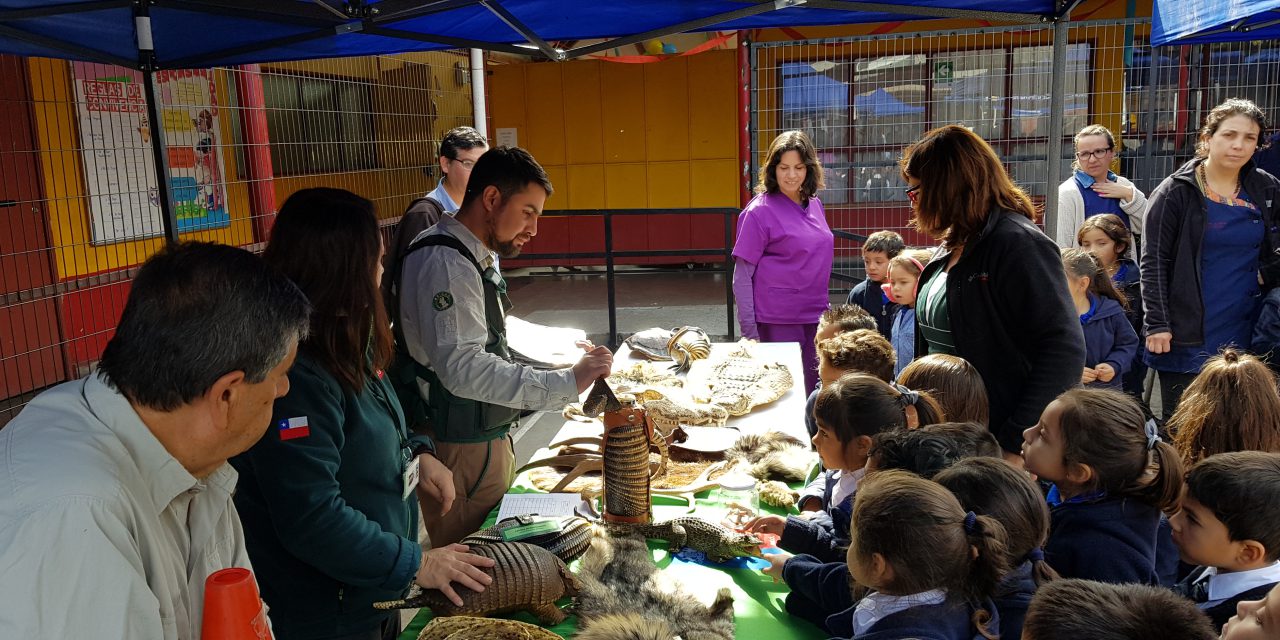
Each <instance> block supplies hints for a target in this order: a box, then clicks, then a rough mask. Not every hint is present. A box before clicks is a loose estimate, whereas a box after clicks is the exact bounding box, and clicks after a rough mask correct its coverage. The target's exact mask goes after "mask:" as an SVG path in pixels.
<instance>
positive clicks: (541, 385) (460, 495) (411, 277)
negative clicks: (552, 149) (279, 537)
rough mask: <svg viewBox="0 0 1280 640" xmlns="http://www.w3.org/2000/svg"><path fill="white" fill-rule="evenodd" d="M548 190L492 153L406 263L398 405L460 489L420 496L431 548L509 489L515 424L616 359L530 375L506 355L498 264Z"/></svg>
mask: <svg viewBox="0 0 1280 640" xmlns="http://www.w3.org/2000/svg"><path fill="white" fill-rule="evenodd" d="M551 191H552V188H551V181H550V180H549V179H548V178H547V174H546V172H545V171H543V169H542V167H541V166H539V165H538V163H537V161H535V160H534V159H533V156H531V155H529V153H528V152H527V151H525V150H523V149H520V148H515V147H498V148H495V149H491V150H489V151H488V152H486V153H485V154H484V155H483V156H481V157H480V160H479V161H477V162H476V165H475V168H474V169H473V170H472V172H471V177H470V180H469V181H468V182H467V191H466V195H465V196H464V197H463V201H462V206H461V208H460V209H459V210H458V212H457V214H456V215H454V216H453V217H449V216H445V217H443V218H441V219H440V222H438V223H437V224H436V225H435V226H434V227H431V228H430V229H428V230H426V231H424V232H423V233H422V234H421V235H420V236H418V238H417V239H416V240H414V242H413V245H412V246H410V248H409V251H408V252H407V254H406V255H405V258H404V267H403V271H402V273H401V286H400V287H399V288H400V291H399V294H400V312H399V320H400V321H399V323H398V325H399V326H398V327H397V331H396V333H397V336H400V337H402V338H403V340H402V344H403V345H404V347H405V349H406V350H407V355H408V356H409V357H411V358H412V361H413V362H412V369H411V374H410V375H411V379H412V382H413V383H415V384H416V387H417V391H418V396H417V397H412V396H411V397H409V398H407V399H406V398H405V396H406V395H407V394H403V393H402V394H401V399H402V401H404V404H405V405H406V406H405V413H406V415H407V416H409V417H410V420H411V422H412V421H413V416H415V415H418V416H420V417H421V418H423V419H424V420H425V426H426V428H427V430H428V431H429V432H430V434H431V436H432V438H433V439H434V440H435V443H436V455H437V457H439V459H440V461H441V462H443V463H444V464H445V465H446V466H448V467H449V468H450V469H451V470H452V471H453V481H454V487H455V489H456V497H455V498H454V499H453V500H452V501H451V502H452V505H448V504H445V503H443V502H440V501H437V500H435V499H434V498H431V497H428V496H426V495H425V494H424V493H422V492H420V500H421V501H422V514H423V520H424V521H425V522H426V528H427V533H428V534H429V535H430V536H431V545H432V546H433V547H439V546H443V545H447V544H450V543H453V542H457V541H459V540H461V539H462V538H463V537H464V536H465V535H467V534H468V533H471V532H473V531H475V530H477V529H479V528H480V525H481V524H483V523H484V520H485V518H486V517H487V516H488V514H489V512H490V511H491V510H492V509H493V507H494V506H496V505H497V504H498V502H499V500H501V499H502V496H503V494H504V493H506V491H507V489H508V488H510V486H511V481H512V479H513V477H514V474H513V471H514V462H515V451H514V449H513V446H512V441H511V438H510V436H509V435H508V431H509V430H510V429H511V427H513V426H514V425H515V423H516V420H517V418H519V417H520V416H521V415H522V414H524V413H529V412H532V411H541V410H553V409H560V408H561V407H563V406H564V405H565V403H567V402H572V401H573V400H575V399H576V398H577V396H578V394H580V393H582V392H583V391H585V390H586V389H587V387H588V386H590V385H591V383H593V382H594V381H595V380H596V379H597V378H599V377H601V376H607V375H608V374H609V370H610V366H611V365H612V363H613V354H612V353H610V352H609V350H608V349H607V348H605V347H594V348H591V349H590V350H589V351H587V352H586V354H584V355H583V357H582V359H581V360H579V361H578V363H577V364H576V365H574V366H573V367H572V368H569V369H552V370H543V369H535V368H533V367H529V366H524V365H519V364H516V363H515V362H513V361H512V359H511V353H510V351H509V350H508V349H507V340H506V322H505V316H506V310H507V308H508V307H509V306H510V301H509V300H508V299H507V295H506V293H507V286H506V282H505V281H504V280H503V279H502V275H501V273H500V272H499V271H498V258H499V257H502V258H508V259H509V258H514V257H516V256H517V255H519V254H520V249H521V248H522V247H523V246H524V244H525V243H526V242H528V241H529V240H530V239H532V238H533V236H534V235H536V234H537V233H538V216H539V215H541V213H542V208H543V205H544V203H545V202H546V200H547V197H548V196H550V195H551ZM398 375H400V376H401V377H402V379H403V377H404V369H401V371H400V372H399V373H398ZM414 405H417V406H414Z"/></svg>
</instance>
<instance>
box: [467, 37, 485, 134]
mask: <svg viewBox="0 0 1280 640" xmlns="http://www.w3.org/2000/svg"><path fill="white" fill-rule="evenodd" d="M471 111H472V113H473V114H474V116H475V118H474V119H475V125H474V126H475V128H476V130H477V131H479V132H480V133H481V134H483V135H484V136H485V137H486V138H487V137H488V135H489V134H488V133H487V132H488V131H489V117H488V114H487V113H486V112H485V103H484V51H483V50H481V49H472V50H471Z"/></svg>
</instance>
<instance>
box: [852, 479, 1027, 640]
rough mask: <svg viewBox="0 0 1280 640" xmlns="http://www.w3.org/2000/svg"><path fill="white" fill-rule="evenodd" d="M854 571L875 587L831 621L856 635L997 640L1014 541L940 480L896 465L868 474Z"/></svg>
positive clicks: (856, 523)
mask: <svg viewBox="0 0 1280 640" xmlns="http://www.w3.org/2000/svg"><path fill="white" fill-rule="evenodd" d="M853 512H854V515H853V527H852V531H851V538H850V542H849V553H848V559H847V560H848V564H849V573H850V575H851V576H853V579H854V581H855V582H856V583H857V584H858V585H860V586H862V587H865V588H867V589H868V590H869V591H868V593H867V595H866V596H865V597H863V598H862V599H861V600H859V601H858V604H856V605H854V606H852V607H850V608H849V609H846V610H845V611H842V612H840V613H837V614H834V615H832V616H831V617H829V618H828V619H827V628H828V630H829V631H830V632H831V633H832V634H833V635H836V636H839V637H842V638H851V639H853V640H881V639H884V640H887V639H889V638H972V637H984V638H998V637H1000V634H999V629H1000V624H999V617H998V615H997V613H996V608H995V606H994V604H993V603H992V601H991V595H992V594H993V593H994V592H995V590H996V588H997V586H998V585H999V584H1000V581H1001V579H1002V578H1003V576H1004V575H1005V574H1006V573H1007V572H1008V569H1009V563H1008V559H1007V557H1008V551H1007V546H1008V539H1007V534H1006V532H1005V528H1004V526H1003V525H1001V524H1000V522H998V521H997V520H996V519H995V518H992V517H990V516H985V515H978V514H977V513H975V512H973V511H967V510H966V509H964V507H962V506H960V502H959V501H958V500H957V499H956V497H955V496H954V495H952V493H951V492H950V491H947V490H946V489H945V488H943V487H942V485H939V484H937V483H935V482H932V481H929V480H925V479H923V478H921V477H919V476H916V475H914V474H912V473H908V472H906V471H899V470H890V471H881V472H877V473H875V474H873V475H872V476H870V477H868V478H867V482H866V486H864V487H863V488H862V490H861V491H859V492H858V498H857V500H856V501H855V502H854V507H853Z"/></svg>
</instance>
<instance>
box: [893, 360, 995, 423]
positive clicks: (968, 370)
mask: <svg viewBox="0 0 1280 640" xmlns="http://www.w3.org/2000/svg"><path fill="white" fill-rule="evenodd" d="M898 384H901V385H903V386H906V387H908V388H911V389H920V390H922V391H927V392H929V394H930V395H932V396H933V399H934V400H937V401H938V404H939V405H941V406H942V412H943V413H945V414H946V415H947V420H951V421H953V422H980V423H982V424H983V425H986V424H987V421H988V413H987V412H988V409H987V385H986V384H985V383H983V382H982V376H981V375H980V374H979V373H978V370H977V369H975V368H974V367H973V365H972V364H969V361H968V360H965V359H964V358H961V357H959V356H953V355H949V354H943V353H934V354H930V355H927V356H924V357H921V358H917V359H916V360H913V361H912V362H911V364H909V365H907V366H906V368H905V369H903V370H902V373H899V374H898Z"/></svg>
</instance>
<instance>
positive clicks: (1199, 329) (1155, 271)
mask: <svg viewBox="0 0 1280 640" xmlns="http://www.w3.org/2000/svg"><path fill="white" fill-rule="evenodd" d="M1201 162H1204V160H1202V159H1200V158H1196V159H1193V160H1191V161H1190V162H1187V163H1186V164H1184V165H1182V167H1181V168H1179V169H1178V170H1177V171H1175V172H1174V173H1173V175H1171V176H1169V177H1168V178H1165V179H1164V182H1161V183H1160V186H1158V187H1156V190H1155V191H1154V192H1152V193H1151V197H1150V198H1149V199H1148V202H1149V203H1150V204H1149V205H1148V206H1149V208H1148V209H1147V219H1146V222H1145V223H1144V229H1143V233H1142V239H1143V242H1142V269H1141V272H1142V306H1143V310H1144V311H1145V312H1146V318H1145V322H1146V330H1147V331H1146V335H1148V336H1149V335H1151V334H1153V333H1163V332H1169V333H1172V334H1173V338H1172V340H1171V341H1172V343H1173V344H1174V345H1177V346H1186V347H1198V346H1201V345H1203V344H1204V298H1203V296H1202V294H1201V291H1202V283H1201V281H1200V257H1201V243H1202V242H1203V241H1204V221H1205V217H1206V216H1207V215H1208V205H1207V204H1205V200H1204V195H1203V194H1202V193H1201V192H1200V187H1199V186H1198V185H1197V184H1196V175H1195V172H1196V167H1197V166H1199V165H1200V163H1201ZM1240 186H1241V187H1242V188H1243V189H1244V191H1245V193H1247V194H1248V195H1249V200H1251V201H1253V203H1254V204H1255V205H1257V207H1258V209H1259V211H1261V213H1262V219H1263V221H1264V222H1266V225H1267V233H1266V234H1265V239H1264V241H1263V243H1262V246H1261V247H1259V249H1258V253H1259V256H1258V257H1259V263H1258V268H1259V271H1260V272H1261V274H1262V282H1263V286H1264V288H1271V287H1274V286H1276V284H1278V283H1280V225H1278V224H1277V219H1278V218H1280V210H1278V209H1280V180H1277V179H1276V178H1275V177H1273V176H1272V175H1271V174H1269V173H1267V172H1265V171H1262V170H1261V169H1257V168H1256V167H1255V166H1254V164H1253V161H1252V160H1250V161H1249V162H1248V163H1247V164H1245V165H1244V167H1242V168H1241V169H1240ZM1214 346H1215V348H1216V345H1214Z"/></svg>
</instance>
